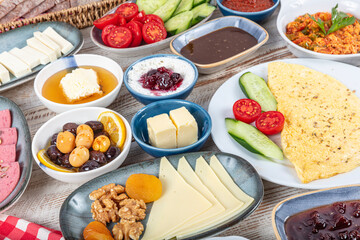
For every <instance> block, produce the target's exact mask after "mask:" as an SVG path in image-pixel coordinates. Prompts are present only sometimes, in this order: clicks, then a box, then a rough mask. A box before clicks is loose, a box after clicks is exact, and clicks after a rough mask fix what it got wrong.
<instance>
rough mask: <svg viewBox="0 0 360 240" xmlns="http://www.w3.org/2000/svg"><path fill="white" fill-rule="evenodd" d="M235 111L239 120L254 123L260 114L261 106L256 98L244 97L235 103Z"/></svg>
mask: <svg viewBox="0 0 360 240" xmlns="http://www.w3.org/2000/svg"><path fill="white" fill-rule="evenodd" d="M233 112H234V116H235V118H236V119H237V120H240V121H242V122H245V123H252V122H253V121H255V120H256V119H257V118H258V117H259V116H260V114H261V106H260V104H259V103H257V102H256V101H254V100H251V99H247V98H244V99H240V100H237V101H236V102H235V103H234V105H233Z"/></svg>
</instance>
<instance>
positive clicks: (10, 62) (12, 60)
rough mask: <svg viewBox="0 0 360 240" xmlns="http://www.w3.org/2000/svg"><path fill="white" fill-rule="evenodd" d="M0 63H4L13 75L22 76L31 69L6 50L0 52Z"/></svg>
mask: <svg viewBox="0 0 360 240" xmlns="http://www.w3.org/2000/svg"><path fill="white" fill-rule="evenodd" d="M0 63H1V64H2V65H4V66H5V67H6V68H7V69H8V70H9V71H10V72H11V73H12V74H13V75H14V76H15V77H22V76H24V75H26V74H28V73H31V69H30V67H29V66H28V65H27V64H26V63H24V62H23V61H21V60H20V59H18V58H17V57H15V56H13V55H11V54H10V53H8V52H2V53H1V54H0Z"/></svg>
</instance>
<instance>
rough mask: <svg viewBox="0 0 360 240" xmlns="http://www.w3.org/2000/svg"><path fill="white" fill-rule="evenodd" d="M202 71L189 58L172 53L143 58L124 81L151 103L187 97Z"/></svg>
mask: <svg viewBox="0 0 360 240" xmlns="http://www.w3.org/2000/svg"><path fill="white" fill-rule="evenodd" d="M198 76H199V73H198V70H197V68H196V66H195V65H194V64H193V63H192V62H190V61H189V60H188V59H186V58H184V57H181V56H177V55H171V54H157V55H151V56H147V57H144V58H141V59H139V60H137V61H136V62H134V63H133V64H131V65H130V66H129V67H128V69H127V70H126V71H125V74H124V84H125V86H126V88H127V89H128V90H129V92H130V93H131V94H132V95H133V97H134V98H136V100H138V101H139V102H141V103H143V104H145V105H146V104H149V103H152V102H155V101H159V100H165V99H185V98H186V97H187V96H188V95H189V94H190V93H191V91H192V90H193V88H194V86H195V84H196V82H197V79H198Z"/></svg>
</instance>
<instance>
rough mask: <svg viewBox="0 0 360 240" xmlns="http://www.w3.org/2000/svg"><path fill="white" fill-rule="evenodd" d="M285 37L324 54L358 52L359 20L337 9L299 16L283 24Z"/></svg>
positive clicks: (359, 39)
mask: <svg viewBox="0 0 360 240" xmlns="http://www.w3.org/2000/svg"><path fill="white" fill-rule="evenodd" d="M286 36H287V38H289V39H290V40H291V41H292V42H293V43H295V44H297V45H299V46H300V47H303V48H306V49H309V50H312V51H315V52H319V53H326V54H356V53H360V23H359V20H357V19H356V18H355V17H354V16H352V15H351V14H347V13H343V12H340V11H337V5H336V7H334V8H333V9H332V12H331V13H328V12H318V13H315V14H312V15H310V14H305V15H302V16H299V17H298V18H296V19H295V21H293V22H290V23H289V24H288V25H287V26H286Z"/></svg>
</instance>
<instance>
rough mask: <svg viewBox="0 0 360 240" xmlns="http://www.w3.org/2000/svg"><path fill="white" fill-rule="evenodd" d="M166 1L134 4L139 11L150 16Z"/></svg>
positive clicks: (141, 1)
mask: <svg viewBox="0 0 360 240" xmlns="http://www.w3.org/2000/svg"><path fill="white" fill-rule="evenodd" d="M166 1H167V0H137V1H136V4H137V5H138V7H139V11H142V10H144V11H145V13H146V14H152V13H153V12H155V11H156V10H157V9H158V8H159V7H161V6H162V5H164V4H165V3H166Z"/></svg>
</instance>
